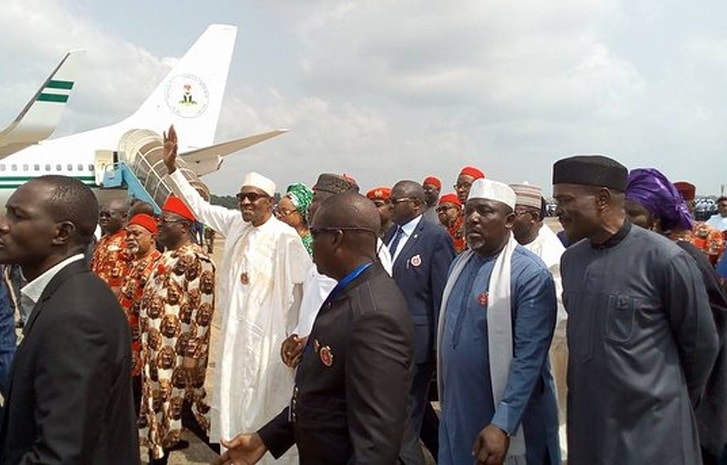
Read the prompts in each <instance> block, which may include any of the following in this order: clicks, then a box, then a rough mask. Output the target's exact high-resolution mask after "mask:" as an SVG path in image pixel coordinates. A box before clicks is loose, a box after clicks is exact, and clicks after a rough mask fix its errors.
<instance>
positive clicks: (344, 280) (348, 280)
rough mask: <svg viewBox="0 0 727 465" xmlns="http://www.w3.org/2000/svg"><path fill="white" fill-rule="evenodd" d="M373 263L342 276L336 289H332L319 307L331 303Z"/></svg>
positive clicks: (358, 267) (360, 266)
mask: <svg viewBox="0 0 727 465" xmlns="http://www.w3.org/2000/svg"><path fill="white" fill-rule="evenodd" d="M373 264H374V262H370V263H364V264H363V265H359V266H357V267H356V269H354V270H353V271H352V272H350V273H349V274H347V275H346V276H344V277H343V278H342V279H341V280H340V281H338V283H337V284H336V287H334V288H333V290H332V291H331V293H330V294H328V297H326V300H325V301H324V302H323V304H322V305H321V309H322V308H323V307H325V306H326V304H327V303H329V302H330V301H332V300H333V299H334V298H335V297H336V295H337V294H338V293H340V292H341V291H342V290H343V289H345V287H346V286H348V285H349V284H351V282H352V281H353V280H355V279H356V278H358V277H359V276H360V275H361V273H363V272H364V271H366V270H367V269H368V268H369V267H370V266H371V265H373Z"/></svg>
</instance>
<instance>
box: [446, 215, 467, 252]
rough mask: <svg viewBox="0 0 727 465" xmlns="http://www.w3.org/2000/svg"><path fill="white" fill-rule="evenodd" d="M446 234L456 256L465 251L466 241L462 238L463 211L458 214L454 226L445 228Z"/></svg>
mask: <svg viewBox="0 0 727 465" xmlns="http://www.w3.org/2000/svg"><path fill="white" fill-rule="evenodd" d="M447 232H448V233H449V237H451V238H452V243H453V244H454V250H456V251H457V253H458V254H460V253H462V252H464V251H465V250H467V241H465V237H464V210H462V211H460V212H459V216H457V219H456V220H455V221H454V224H452V225H451V226H449V227H447Z"/></svg>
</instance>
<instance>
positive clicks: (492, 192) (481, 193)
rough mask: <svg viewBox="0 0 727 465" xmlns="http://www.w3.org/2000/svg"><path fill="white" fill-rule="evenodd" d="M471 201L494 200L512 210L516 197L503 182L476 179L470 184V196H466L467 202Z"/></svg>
mask: <svg viewBox="0 0 727 465" xmlns="http://www.w3.org/2000/svg"><path fill="white" fill-rule="evenodd" d="M473 199H484V200H496V201H497V202H501V203H504V204H505V205H507V206H508V207H510V208H512V209H513V210H514V209H515V203H516V202H517V195H515V191H514V190H512V188H511V187H510V186H508V185H507V184H505V183H504V182H499V181H492V180H490V179H477V180H476V181H475V182H473V183H472V188H471V189H470V194H469V196H467V200H468V201H469V200H473Z"/></svg>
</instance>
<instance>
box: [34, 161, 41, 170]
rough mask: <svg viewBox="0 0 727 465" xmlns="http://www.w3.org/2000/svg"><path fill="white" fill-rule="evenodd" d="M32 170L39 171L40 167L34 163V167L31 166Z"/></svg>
mask: <svg viewBox="0 0 727 465" xmlns="http://www.w3.org/2000/svg"><path fill="white" fill-rule="evenodd" d="M33 169H34V170H35V171H40V165H39V164H37V163H36V164H35V165H33Z"/></svg>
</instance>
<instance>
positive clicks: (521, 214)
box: [514, 208, 537, 216]
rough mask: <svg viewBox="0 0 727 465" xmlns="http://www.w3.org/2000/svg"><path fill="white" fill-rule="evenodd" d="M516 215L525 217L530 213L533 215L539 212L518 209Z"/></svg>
mask: <svg viewBox="0 0 727 465" xmlns="http://www.w3.org/2000/svg"><path fill="white" fill-rule="evenodd" d="M514 213H515V216H523V215H527V214H528V213H531V214H533V213H537V210H533V209H527V208H516V209H515V211H514Z"/></svg>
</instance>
